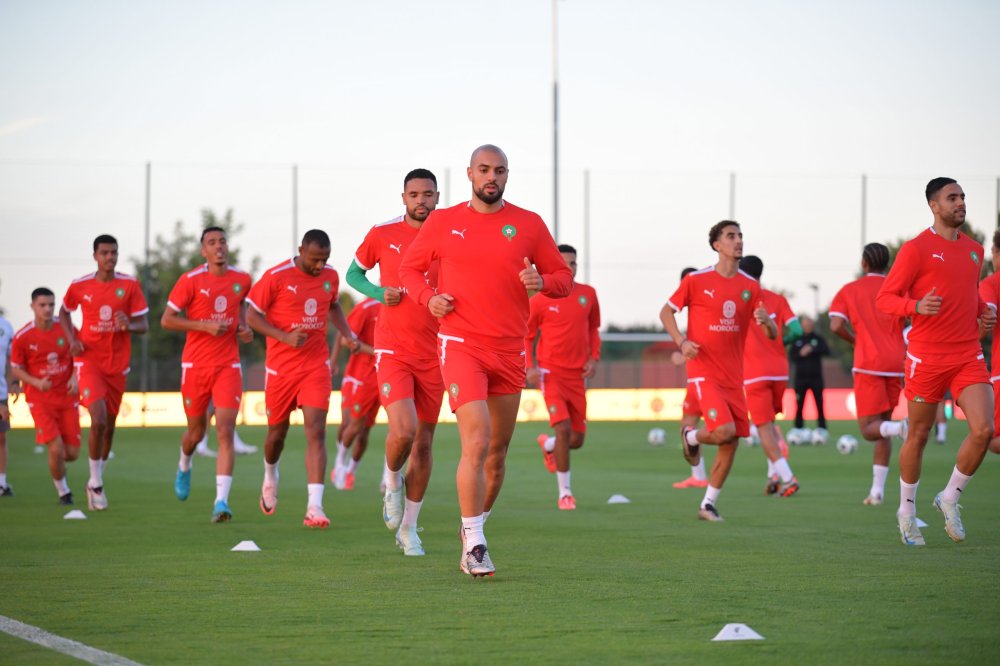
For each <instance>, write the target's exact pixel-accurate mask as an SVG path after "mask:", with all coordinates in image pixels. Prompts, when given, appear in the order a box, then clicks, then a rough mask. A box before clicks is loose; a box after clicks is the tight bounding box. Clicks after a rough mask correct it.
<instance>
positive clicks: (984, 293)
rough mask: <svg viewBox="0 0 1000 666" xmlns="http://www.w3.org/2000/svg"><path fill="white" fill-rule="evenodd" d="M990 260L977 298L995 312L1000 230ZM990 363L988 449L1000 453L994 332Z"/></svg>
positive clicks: (998, 352)
mask: <svg viewBox="0 0 1000 666" xmlns="http://www.w3.org/2000/svg"><path fill="white" fill-rule="evenodd" d="M990 258H991V262H992V264H993V273H992V274H990V275H989V276H988V277H986V278H985V279H984V280H983V281H982V282H980V283H979V297H980V298H981V299H983V301H985V302H986V305H988V306H989V307H991V308H993V310H994V311H995V310H996V309H997V308H998V307H1000V230H997V231H995V232H993V246H992V247H991V248H990ZM987 333H988V331H986V330H983V331H982V334H983V335H984V336H985V335H986V334H987ZM990 363H991V367H990V382H991V383H992V384H993V437H992V438H991V439H990V447H989V448H990V451H991V452H993V453H1000V335H997V333H996V331H994V332H993V341H992V343H991V346H990ZM940 417H941V414H940V413H939V414H938V429H939V431H940V427H941V426H940V423H941V421H940ZM940 439H943V438H940ZM940 439H939V441H940Z"/></svg>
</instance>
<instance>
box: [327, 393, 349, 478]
mask: <svg viewBox="0 0 1000 666" xmlns="http://www.w3.org/2000/svg"><path fill="white" fill-rule="evenodd" d="M347 386H348V383H347V380H346V379H345V380H344V381H343V382H341V384H340V396H341V397H340V424H339V425H338V426H337V455H336V456H335V457H334V459H333V471H331V472H330V483H332V484H333V487H334V488H336V489H337V490H343V489H344V475H345V472H344V470H345V469H346V468H347V460H348V458H349V457H350V455H351V451H350V440H346V441H345V439H344V431H345V430H347V426H348V424H349V423H350V421H351V407H350V405H349V404H348V399H347V394H346V391H347Z"/></svg>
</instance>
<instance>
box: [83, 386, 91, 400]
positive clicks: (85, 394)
mask: <svg viewBox="0 0 1000 666" xmlns="http://www.w3.org/2000/svg"><path fill="white" fill-rule="evenodd" d="M89 395H90V389H89V388H85V389H83V397H84V398H86V397H88V396H89Z"/></svg>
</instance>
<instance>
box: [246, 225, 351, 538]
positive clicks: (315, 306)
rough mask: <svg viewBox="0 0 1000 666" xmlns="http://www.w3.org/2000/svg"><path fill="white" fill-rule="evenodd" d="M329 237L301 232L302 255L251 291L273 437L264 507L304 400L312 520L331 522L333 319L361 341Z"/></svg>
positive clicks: (268, 506) (320, 524)
mask: <svg viewBox="0 0 1000 666" xmlns="http://www.w3.org/2000/svg"><path fill="white" fill-rule="evenodd" d="M329 258H330V237H329V236H327V235H326V232H325V231H320V230H319V229H312V230H310V231H307V232H306V233H305V235H304V236H303V237H302V245H300V246H299V254H298V256H296V257H294V258H292V259H289V260H288V261H285V262H282V263H280V264H278V265H277V266H275V267H274V268H271V269H269V270H267V271H265V272H264V275H263V276H261V278H260V280H259V281H258V282H257V283H256V284H254V286H253V288H252V289H251V290H250V295H249V296H247V301H248V302H249V304H250V307H251V309H249V310H248V311H247V323H249V324H250V327H251V328H252V329H253V330H255V331H257V332H258V333H260V334H261V335H266V336H267V356H266V366H265V371H266V378H265V384H264V402H265V405H266V407H267V438H266V439H265V441H264V483H263V484H262V485H261V491H260V509H261V511H263V512H264V513H265V514H266V515H271V514H273V513H274V509H275V506H276V505H277V503H278V461H279V460H280V459H281V452H282V450H283V449H284V448H285V437H286V436H287V435H288V427H289V423H290V418H291V414H292V412H293V411H294V410H295V409H296V408H299V407H301V408H302V420H303V427H304V429H305V434H306V480H307V484H308V488H307V490H308V495H309V499H308V500H307V503H306V517H305V519H304V520H303V521H302V522H303V524H304V525H305V526H306V527H317V528H325V527H329V525H330V520H329V519H328V518H327V517H326V514H325V513H324V512H323V485H324V478H325V477H326V413H327V411H328V410H329V409H330V376H331V371H330V349H329V347H328V346H327V342H326V323H327V320H329V321H330V323H331V324H333V325H334V327H335V328H336V329H337V330H338V331H340V334H341V335H343V336H344V337H346V338H347V339H348V347H349V348H351V349H352V350H353V349H355V348H356V347H357V339H356V338H355V337H354V333H352V332H351V328H350V327H349V326H348V325H347V320H346V319H345V318H344V313H343V311H341V309H340V303H339V302H337V290H338V289H339V287H340V280H339V277H338V276H337V271H335V270H333V269H332V268H331V267H330V266H328V265H327V263H326V262H327V260H328V259H329Z"/></svg>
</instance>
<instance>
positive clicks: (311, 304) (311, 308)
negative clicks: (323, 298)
mask: <svg viewBox="0 0 1000 666" xmlns="http://www.w3.org/2000/svg"><path fill="white" fill-rule="evenodd" d="M316 306H317V303H316V299H315V298H309V299H306V304H305V312H306V315H307V316H309V317H312V316H313V315H314V314H316Z"/></svg>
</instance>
